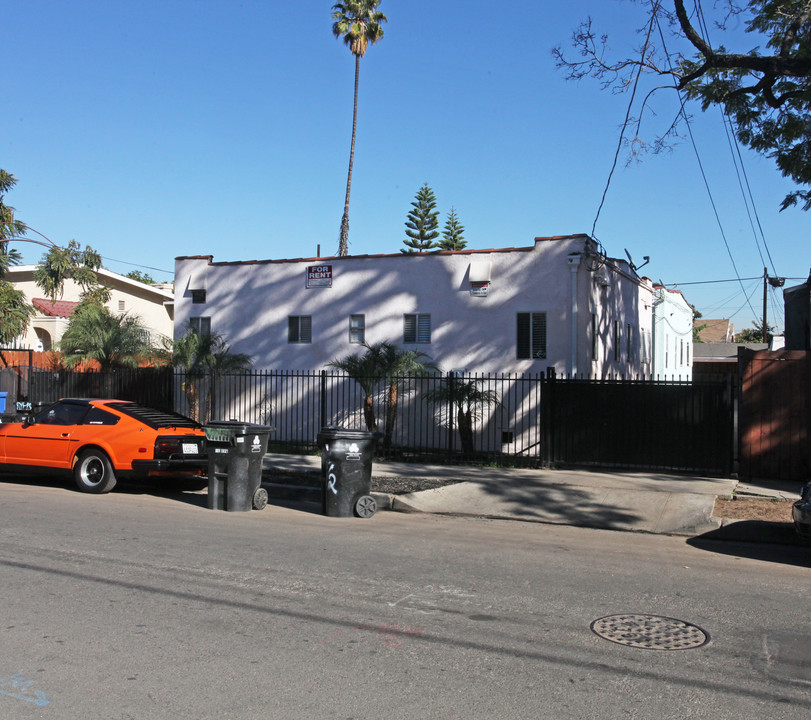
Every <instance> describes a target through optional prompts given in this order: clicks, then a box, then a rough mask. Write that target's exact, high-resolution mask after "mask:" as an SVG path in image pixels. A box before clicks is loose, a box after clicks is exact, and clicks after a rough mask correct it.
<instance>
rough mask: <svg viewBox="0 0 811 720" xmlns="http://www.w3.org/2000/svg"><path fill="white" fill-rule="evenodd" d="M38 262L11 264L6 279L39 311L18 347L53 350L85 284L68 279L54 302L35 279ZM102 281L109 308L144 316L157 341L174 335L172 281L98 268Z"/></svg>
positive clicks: (16, 345) (113, 310)
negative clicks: (143, 279) (150, 282)
mask: <svg viewBox="0 0 811 720" xmlns="http://www.w3.org/2000/svg"><path fill="white" fill-rule="evenodd" d="M36 267H37V266H36V265H16V266H12V267H11V268H9V270H8V272H7V273H6V276H5V279H6V280H8V281H9V282H10V283H12V284H13V285H14V287H15V288H16V289H17V290H21V291H22V292H23V293H25V297H26V300H27V301H28V302H29V303H30V304H31V305H33V307H34V310H35V315H34V316H33V318H32V319H31V322H30V324H29V326H28V332H27V333H26V334H25V336H23V337H21V338H18V339H17V341H16V342H15V347H17V348H19V349H23V350H44V351H48V350H53V349H55V348H56V346H57V344H58V343H59V340H60V339H61V338H62V334H63V333H64V332H65V330H66V328H67V326H68V322H69V320H70V315H71V313H72V312H73V310H74V309H75V307H76V305H77V304H78V302H79V300H80V297H81V287H80V286H79V285H77V284H76V283H75V282H73V280H67V281H65V285H64V288H63V292H62V297H61V298H59V299H58V300H57V301H56V302H52V301H51V300H49V299H48V298H46V297H45V293H43V292H42V290H41V288H39V287H38V286H37V284H36V283H35V282H34V270H36ZM96 274H97V275H98V279H99V282H100V283H101V284H102V285H104V286H105V287H107V288H109V289H110V300H109V302H108V303H107V308H108V309H109V310H110V311H111V312H113V313H117V314H120V313H128V314H130V315H135V316H137V317H138V318H140V320H141V323H142V324H143V325H144V327H145V328H147V330H149V333H150V336H151V339H152V340H153V342H159V341H160V338H162V337H165V338H171V337H172V335H173V333H174V292H173V290H172V285H171V284H170V283H162V284H156V285H147V284H145V283H142V282H138V281H137V280H131V279H130V278H128V277H124V276H123V275H119V274H118V273H114V272H112V271H110V270H107V269H105V268H101V269H99V270H98V271H96Z"/></svg>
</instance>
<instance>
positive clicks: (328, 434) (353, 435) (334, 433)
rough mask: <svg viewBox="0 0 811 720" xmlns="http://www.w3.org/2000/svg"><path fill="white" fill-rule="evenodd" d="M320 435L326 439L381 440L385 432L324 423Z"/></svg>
mask: <svg viewBox="0 0 811 720" xmlns="http://www.w3.org/2000/svg"><path fill="white" fill-rule="evenodd" d="M318 437H319V438H324V439H325V440H375V439H377V440H379V439H380V438H382V437H383V433H381V432H369V431H368V430H348V429H346V428H341V427H332V426H328V425H324V426H323V427H322V428H321V430H319V432H318ZM319 442H320V440H319Z"/></svg>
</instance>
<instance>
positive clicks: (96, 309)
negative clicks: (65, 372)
mask: <svg viewBox="0 0 811 720" xmlns="http://www.w3.org/2000/svg"><path fill="white" fill-rule="evenodd" d="M150 347H151V346H150V343H149V340H148V333H147V331H146V329H145V328H144V326H143V325H142V324H141V321H140V320H139V318H137V317H136V316H134V315H128V314H127V313H123V314H122V315H113V314H112V313H111V312H110V311H109V310H108V309H107V308H106V307H104V306H103V305H98V304H97V303H94V302H89V301H88V302H84V303H81V304H80V305H79V306H78V307H77V308H76V310H75V311H74V312H73V315H71V318H70V322H69V323H68V327H67V330H65V333H64V335H62V339H61V340H60V341H59V349H60V350H61V351H62V354H63V356H64V361H65V364H66V365H67V366H68V367H75V366H76V365H77V364H79V363H80V362H83V361H85V360H95V361H96V362H97V363H98V364H99V365H100V366H101V369H102V370H109V369H111V368H120V367H136V366H137V365H138V360H139V359H141V358H142V357H144V356H145V355H147V354H148V353H149V351H150Z"/></svg>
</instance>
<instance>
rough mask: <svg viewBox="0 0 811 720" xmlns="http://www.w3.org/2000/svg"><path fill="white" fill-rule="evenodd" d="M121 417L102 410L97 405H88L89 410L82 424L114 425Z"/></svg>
mask: <svg viewBox="0 0 811 720" xmlns="http://www.w3.org/2000/svg"><path fill="white" fill-rule="evenodd" d="M120 419H121V418H120V417H118V415H113V414H112V413H109V412H107V411H106V410H102V409H101V408H97V407H93V406H91V407H90V412H88V413H87V415H86V416H85V418H84V420H82V425H115V424H116V423H117V422H118V421H119V420H120Z"/></svg>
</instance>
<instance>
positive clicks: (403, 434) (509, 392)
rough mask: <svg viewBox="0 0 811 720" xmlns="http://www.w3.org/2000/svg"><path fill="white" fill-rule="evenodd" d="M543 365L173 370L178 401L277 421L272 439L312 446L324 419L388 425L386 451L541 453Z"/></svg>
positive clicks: (212, 412)
mask: <svg viewBox="0 0 811 720" xmlns="http://www.w3.org/2000/svg"><path fill="white" fill-rule="evenodd" d="M540 378H541V375H540V374H537V375H531V376H530V375H513V374H507V373H504V374H501V375H484V374H470V375H468V374H465V375H458V374H454V375H443V374H433V375H420V376H402V377H398V378H396V379H395V380H394V382H389V381H384V380H380V379H377V378H364V377H361V378H351V377H349V376H347V375H346V374H344V373H342V372H338V371H335V372H332V371H325V370H322V371H313V372H307V371H272V370H256V371H248V372H241V373H234V374H227V375H210V376H201V375H189V374H187V373H183V372H178V373H177V374H176V375H175V385H174V404H175V409H177V410H178V411H179V412H182V413H184V414H187V415H192V416H195V417H197V418H198V419H199V420H201V421H203V422H205V421H207V420H229V419H239V420H241V421H243V422H258V423H262V424H266V425H271V426H273V427H274V428H275V433H274V435H273V436H272V442H273V443H274V444H276V445H285V446H302V447H312V446H314V443H315V439H316V436H317V435H318V431H319V429H320V428H321V427H323V426H325V425H334V426H340V427H345V428H350V429H356V430H368V429H373V430H376V431H379V432H381V433H382V434H383V436H384V437H383V441H382V444H381V450H382V452H383V453H384V454H386V455H389V456H404V455H415V454H420V453H451V454H453V455H454V456H462V455H464V456H468V457H470V456H476V457H483V456H488V455H493V454H498V455H501V454H504V453H508V454H513V455H518V456H524V457H528V458H538V457H539V453H540V445H541V443H540V438H541V434H540V428H539V426H538V422H537V417H538V411H539V404H540V385H539V382H540Z"/></svg>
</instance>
